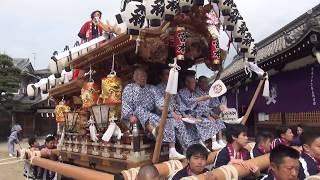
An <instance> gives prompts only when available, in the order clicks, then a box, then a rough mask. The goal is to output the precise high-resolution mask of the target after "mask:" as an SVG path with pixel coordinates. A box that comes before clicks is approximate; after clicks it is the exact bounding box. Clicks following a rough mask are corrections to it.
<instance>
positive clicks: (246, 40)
mask: <svg viewBox="0 0 320 180" xmlns="http://www.w3.org/2000/svg"><path fill="white" fill-rule="evenodd" d="M253 41H254V39H253V38H252V36H251V33H250V32H248V31H246V33H245V35H244V37H243V38H242V41H241V43H240V52H242V53H246V52H248V49H249V48H250V46H251V43H252V42H253Z"/></svg>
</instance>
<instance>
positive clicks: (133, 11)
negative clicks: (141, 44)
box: [116, 0, 146, 35]
mask: <svg viewBox="0 0 320 180" xmlns="http://www.w3.org/2000/svg"><path fill="white" fill-rule="evenodd" d="M145 14H146V10H145V7H144V5H143V4H142V3H141V2H139V1H134V0H133V1H131V2H129V3H128V4H127V5H126V9H125V11H123V12H122V13H120V14H117V15H116V19H117V21H118V23H119V24H121V23H122V22H124V23H125V24H126V26H127V28H128V34H130V35H139V32H140V29H141V28H142V27H143V25H144V21H145Z"/></svg>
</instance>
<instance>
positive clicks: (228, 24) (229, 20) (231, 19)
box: [223, 7, 242, 31]
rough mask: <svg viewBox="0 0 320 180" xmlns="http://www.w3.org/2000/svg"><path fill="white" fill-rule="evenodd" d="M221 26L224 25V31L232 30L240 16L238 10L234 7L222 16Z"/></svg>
mask: <svg viewBox="0 0 320 180" xmlns="http://www.w3.org/2000/svg"><path fill="white" fill-rule="evenodd" d="M223 18H224V19H223V26H224V27H225V30H226V31H233V30H234V26H235V25H236V24H237V22H238V20H239V18H242V17H241V16H240V14H239V10H238V9H237V8H236V7H234V8H232V9H231V12H230V15H229V16H224V17H223Z"/></svg>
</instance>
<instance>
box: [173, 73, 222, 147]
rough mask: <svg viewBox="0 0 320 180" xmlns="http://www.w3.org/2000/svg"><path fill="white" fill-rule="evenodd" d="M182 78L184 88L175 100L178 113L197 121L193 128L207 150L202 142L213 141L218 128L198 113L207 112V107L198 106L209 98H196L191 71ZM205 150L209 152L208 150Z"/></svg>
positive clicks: (194, 81)
mask: <svg viewBox="0 0 320 180" xmlns="http://www.w3.org/2000/svg"><path fill="white" fill-rule="evenodd" d="M184 78H185V81H184V85H185V87H184V88H182V89H180V90H179V93H178V98H177V100H178V103H179V107H180V111H181V112H182V115H183V116H184V117H187V118H190V119H195V120H197V121H198V123H196V124H195V126H196V128H197V132H198V136H199V137H200V144H202V145H203V146H204V147H205V148H207V147H206V145H205V144H204V142H205V141H206V140H209V139H211V138H213V139H214V140H215V135H216V134H217V133H218V132H219V131H220V127H219V126H218V125H217V124H216V122H214V121H212V120H209V119H208V118H206V117H203V116H202V113H199V112H208V111H209V109H207V107H205V106H200V104H201V103H202V102H205V101H207V100H209V99H210V97H209V95H205V96H197V94H196V91H195V90H196V79H195V72H194V71H191V70H188V71H186V73H185V77H184ZM201 108H204V109H201ZM207 150H208V151H210V150H209V149H207Z"/></svg>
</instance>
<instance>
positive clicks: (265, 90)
mask: <svg viewBox="0 0 320 180" xmlns="http://www.w3.org/2000/svg"><path fill="white" fill-rule="evenodd" d="M265 78H266V80H265V82H264V87H263V93H262V96H263V97H270V88H269V77H268V74H267V73H266V77H265Z"/></svg>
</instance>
